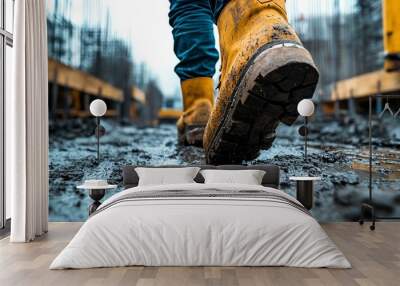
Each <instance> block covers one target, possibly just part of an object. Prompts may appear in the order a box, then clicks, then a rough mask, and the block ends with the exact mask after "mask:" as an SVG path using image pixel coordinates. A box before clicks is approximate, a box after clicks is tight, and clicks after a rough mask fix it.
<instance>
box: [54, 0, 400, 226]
mask: <svg viewBox="0 0 400 286" xmlns="http://www.w3.org/2000/svg"><path fill="white" fill-rule="evenodd" d="M123 2H124V3H123ZM132 2H139V1H132ZM140 2H142V1H140ZM154 2H156V3H153V2H152V3H153V4H152V5H159V8H160V9H157V10H158V11H157V12H154V11H153V12H154V13H161V14H160V15H161V16H160V15H159V17H157V19H160V20H159V23H158V22H157V21H158V20H157V21H156V22H157V23H156V24H154V23H153V22H154V21H152V20H149V19H147V18H149V17H151V15H150V14H148V15H147V16H146V15H145V13H151V11H152V7H151V5H149V4H143V3H142V4H138V3H133V4H129V5H132V7H125V6H126V5H128V4H126V1H107V0H103V1H98V0H85V1H82V0H62V1H54V0H49V1H48V4H49V5H48V17H47V24H48V50H49V118H50V125H49V130H50V142H49V164H50V166H49V169H50V182H49V184H50V194H49V214H50V220H51V221H83V220H86V218H87V216H88V206H89V204H90V202H91V200H90V198H89V197H88V194H87V192H86V191H85V190H80V189H77V188H76V187H77V186H78V185H79V184H80V183H81V182H83V181H84V180H87V179H107V180H108V182H109V183H110V184H117V185H119V187H118V188H117V189H116V190H112V191H109V192H107V194H106V196H110V195H111V194H113V193H114V192H118V191H120V190H121V189H122V186H121V180H122V177H121V169H122V166H124V165H127V164H133V165H165V164H181V165H185V164H197V163H204V161H205V155H204V151H203V149H202V148H200V147H195V146H184V145H182V144H179V142H178V139H177V138H178V135H177V129H176V121H177V119H178V118H179V116H180V114H181V110H182V102H181V95H180V86H179V79H178V78H177V76H176V75H175V74H174V71H173V67H174V65H175V64H176V63H177V59H176V58H175V56H174V53H173V49H172V41H173V40H172V35H171V31H170V29H171V28H170V27H169V26H168V1H164V0H160V1H154ZM287 2H288V4H287V5H288V11H289V16H290V18H291V22H292V24H293V25H294V27H295V29H296V31H297V32H298V33H299V35H300V37H301V38H302V39H303V43H304V45H305V46H306V47H307V48H308V49H309V50H310V52H311V53H312V54H313V56H314V59H315V61H316V63H317V66H318V68H319V70H320V74H321V78H320V82H319V86H318V89H317V92H316V94H315V95H314V98H313V101H314V103H315V104H316V110H315V113H314V114H313V116H311V117H310V118H309V119H308V136H307V139H308V156H307V160H305V159H304V137H303V136H301V134H300V133H303V135H304V130H303V132H299V128H300V127H301V126H302V125H303V123H304V121H303V118H302V117H299V119H298V120H297V121H296V122H295V123H294V125H292V126H286V125H281V126H279V128H278V129H277V138H276V140H275V142H274V144H273V146H272V148H270V149H269V150H265V151H262V152H261V154H260V156H259V157H258V158H257V159H255V160H252V161H250V162H246V163H248V164H265V163H267V164H276V165H278V166H279V167H280V168H281V185H280V188H281V189H282V190H284V191H285V192H287V193H289V194H292V195H295V190H296V186H295V182H293V181H290V180H289V177H291V176H304V175H307V176H317V177H321V181H319V182H317V183H316V184H315V197H314V200H315V204H314V208H313V209H312V213H313V215H314V216H315V217H316V218H317V219H318V220H319V221H323V222H327V221H343V220H348V221H353V220H357V219H358V218H359V215H360V205H361V204H362V203H363V202H365V201H367V200H368V184H369V181H368V178H369V173H368V163H369V153H368V151H369V149H368V135H369V134H368V98H367V97H362V98H356V99H353V98H348V99H345V100H340V101H339V100H338V101H336V100H335V97H334V92H332V90H333V88H332V87H333V86H334V84H335V83H336V82H337V81H340V80H343V79H347V78H350V77H353V76H355V75H359V74H362V73H366V72H371V71H374V70H378V69H382V68H383V59H382V58H379V57H378V56H376V55H377V50H380V49H383V47H382V42H381V41H377V40H374V41H369V40H368V39H369V38H371V37H374V39H376V38H378V39H379V33H381V23H380V20H381V18H379V17H372V16H369V17H364V18H365V19H368V21H369V22H370V23H369V25H364V24H365V23H362V21H360V20H359V17H357V15H358V13H360V9H365V10H363V12H364V13H376V15H379V14H380V12H381V11H380V10H379V9H375V10H374V9H369V8H370V7H369V6H368V5H370V6H371V7H372V6H373V5H375V4H373V2H374V1H364V0H363V1H362V2H363V5H361V4H360V3H361V1H358V0H352V1H340V2H343V3H344V2H346V3H345V4H343V3H342V4H341V5H342V6H339V7H336V6H335V3H336V2H337V1H324V4H318V5H319V6H318V7H319V8H318V9H319V10H318V9H313V10H312V12H311V10H310V11H307V7H306V8H304V10H303V11H302V13H300V12H299V10H298V7H297V6H296V5H297V4H296V3H295V1H294V0H293V1H287ZM309 2H310V3H311V4H310V5H312V2H313V1H309ZM314 2H319V0H316V1H314ZM367 2H368V3H371V4H368V3H367ZM375 2H376V1H375ZM366 3H367V4H366ZM129 5H128V6H129ZM347 5H349V6H347ZM306 6H307V5H306ZM344 6H346V7H344ZM368 7H369V8H368ZM350 8H351V9H350ZM135 9H136V10H135ZM138 9H141V10H140V11H138ZM125 10H129V11H130V12H132V11H135V12H134V15H137V16H135V17H137V18H138V19H133V18H132V19H131V18H129V17H130V16H131V15H130V14H129V13H127V12H126V11H125ZM344 10H346V13H345V12H344ZM139 14H144V15H139ZM162 15H163V17H162ZM374 15H375V14H374ZM376 15H375V16H376ZM155 16H156V15H155ZM356 18H358V20H356ZM146 19H147V20H146ZM371 19H375V20H374V21H375V22H373V23H372V24H371ZM140 21H142V22H144V23H143V25H142V26H140ZM146 21H147V22H146ZM128 23H131V24H128ZM154 25H156V28H155V27H154ZM157 25H159V27H160V30H159V31H158V30H157ZM371 26H374V27H375V30H373V28H371ZM147 28H148V29H147ZM360 29H363V30H362V31H363V32H362V33H359V32H360ZM371 29H372V30H371ZM165 31H167V32H165ZM377 33H378V36H377ZM355 34H357V35H362V36H361V37H354V35H355ZM163 37H166V40H165V41H167V42H166V43H165V45H163V43H159V42H157V41H163V39H164V38H163ZM153 42H154V44H153V45H151V44H148V43H153ZM143 43H145V44H146V43H147V45H148V48H147V50H148V51H146V48H144V49H142V51H141V45H142V46H143ZM365 43H367V48H365V49H362V50H363V52H362V55H361V54H360V53H359V52H358V51H359V50H360V49H358V47H359V46H361V45H365ZM349 47H350V48H349ZM160 50H162V51H160ZM158 53H161V55H159V54H158ZM160 57H161V59H160ZM154 58H155V60H154ZM366 59H371V60H366ZM217 80H218V75H216V78H215V81H217ZM95 99H101V100H103V101H104V102H105V103H106V105H107V111H106V112H105V114H104V115H103V116H102V117H101V126H102V128H100V130H99V128H97V121H96V118H95V117H94V116H93V115H92V114H91V112H90V103H91V102H93V101H94V100H95ZM386 104H388V106H389V107H390V108H391V110H392V111H393V114H392V113H391V112H390V111H387V110H386V109H385V106H386ZM372 105H373V120H372V138H373V139H372V143H373V162H374V166H373V168H372V171H373V184H372V189H373V194H374V202H375V206H376V207H377V212H378V216H386V217H396V216H397V217H399V216H400V124H399V122H400V114H399V113H398V112H397V116H395V113H396V111H397V110H399V108H400V100H399V98H392V97H390V98H389V97H388V98H386V97H380V98H378V99H376V100H373V102H372ZM384 110H386V112H385V113H383V114H381V113H382V112H383V111H384ZM92 113H93V110H92ZM96 128H97V129H96ZM96 130H98V131H97V132H98V133H99V134H101V135H102V136H101V137H100V150H99V155H100V159H99V160H98V159H97V155H98V154H97V138H96Z"/></svg>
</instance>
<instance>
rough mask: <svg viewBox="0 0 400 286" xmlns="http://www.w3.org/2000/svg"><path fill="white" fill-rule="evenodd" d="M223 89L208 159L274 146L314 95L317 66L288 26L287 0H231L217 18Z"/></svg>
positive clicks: (248, 156)
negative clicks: (279, 131) (282, 128)
mask: <svg viewBox="0 0 400 286" xmlns="http://www.w3.org/2000/svg"><path fill="white" fill-rule="evenodd" d="M217 24H218V30H219V38H220V46H221V61H222V67H221V78H220V84H219V95H218V98H217V101H216V104H215V107H214V109H213V111H212V113H211V116H210V120H209V121H208V124H207V127H206V130H205V133H204V138H203V145H204V149H205V152H206V160H207V162H208V163H213V164H224V163H241V162H242V161H244V160H246V161H247V160H252V159H255V158H257V156H258V155H259V151H260V150H261V149H268V148H270V147H271V146H272V142H273V141H274V139H275V137H276V134H275V129H276V128H277V126H278V125H279V122H283V123H285V124H289V125H290V124H292V123H293V122H294V121H295V120H296V118H297V117H298V113H297V104H298V102H299V101H300V100H302V99H304V98H311V97H312V96H313V93H314V90H315V88H316V85H317V83H318V77H319V75H318V70H317V68H316V66H315V64H314V62H313V59H312V57H311V55H310V53H309V52H308V51H307V50H306V49H304V48H303V46H302V44H301V42H300V40H299V38H298V37H297V35H296V33H295V31H294V30H293V28H292V27H290V26H289V24H288V20H287V15H286V10H285V0H269V1H268V0H231V1H229V2H228V3H227V4H226V6H225V7H224V9H223V10H222V12H221V14H220V16H219V18H218V23H217Z"/></svg>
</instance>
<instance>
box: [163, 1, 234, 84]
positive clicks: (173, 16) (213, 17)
mask: <svg viewBox="0 0 400 286" xmlns="http://www.w3.org/2000/svg"><path fill="white" fill-rule="evenodd" d="M228 1H229V0H170V4H171V5H170V12H169V14H168V16H169V24H170V25H171V27H172V35H173V37H174V52H175V54H176V56H177V57H178V59H179V63H178V64H177V65H176V67H175V72H176V74H177V75H178V76H179V78H180V79H181V81H183V80H186V79H190V78H195V77H212V76H213V75H214V73H215V64H216V63H217V61H218V57H219V55H218V51H217V49H216V48H215V38H214V33H213V23H214V22H217V19H218V16H219V14H220V12H221V10H222V9H223V7H224V5H225V4H226V3H227V2H228Z"/></svg>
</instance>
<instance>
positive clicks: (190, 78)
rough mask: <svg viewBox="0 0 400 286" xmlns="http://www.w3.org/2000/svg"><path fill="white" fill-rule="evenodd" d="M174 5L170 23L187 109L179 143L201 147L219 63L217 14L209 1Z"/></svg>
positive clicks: (174, 0)
mask: <svg viewBox="0 0 400 286" xmlns="http://www.w3.org/2000/svg"><path fill="white" fill-rule="evenodd" d="M170 4H171V5H170V12H169V22H170V25H171V26H172V28H173V29H172V34H173V37H174V51H175V54H176V56H177V57H178V59H179V63H178V65H177V66H176V67H175V72H176V74H177V75H178V76H179V78H180V80H181V88H182V97H183V107H184V113H183V116H182V117H181V118H180V119H179V120H178V123H177V127H178V139H179V141H180V142H181V143H184V144H193V145H199V146H201V145H202V138H203V133H204V128H205V126H206V124H207V120H208V118H209V114H210V112H211V108H212V104H213V101H214V87H213V80H212V76H213V75H214V73H215V65H216V62H217V61H218V51H217V50H216V48H215V39H214V34H213V13H212V10H211V7H210V3H209V2H208V0H170Z"/></svg>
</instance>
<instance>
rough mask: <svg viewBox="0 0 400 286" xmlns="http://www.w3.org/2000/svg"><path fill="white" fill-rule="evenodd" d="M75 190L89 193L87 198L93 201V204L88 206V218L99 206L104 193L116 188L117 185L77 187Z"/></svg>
mask: <svg viewBox="0 0 400 286" xmlns="http://www.w3.org/2000/svg"><path fill="white" fill-rule="evenodd" d="M77 188H78V189H85V190H88V191H89V197H90V198H91V199H92V200H93V203H92V204H91V205H90V206H89V216H90V215H91V214H92V213H94V212H95V211H96V210H97V208H98V207H99V206H100V205H101V202H100V200H101V199H102V198H103V197H104V195H105V194H106V191H107V190H112V189H115V188H117V185H104V186H88V185H81V186H77Z"/></svg>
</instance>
